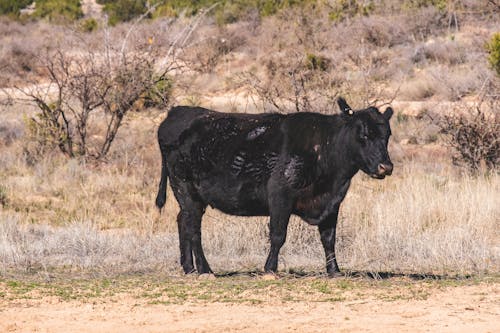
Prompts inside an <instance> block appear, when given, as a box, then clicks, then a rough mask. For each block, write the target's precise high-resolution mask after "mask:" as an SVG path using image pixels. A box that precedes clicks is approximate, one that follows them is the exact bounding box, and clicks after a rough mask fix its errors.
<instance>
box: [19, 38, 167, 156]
mask: <svg viewBox="0 0 500 333" xmlns="http://www.w3.org/2000/svg"><path fill="white" fill-rule="evenodd" d="M138 47H140V46H138ZM107 48H108V53H107V59H102V57H100V54H101V53H100V52H103V51H102V50H95V49H94V48H92V47H87V48H82V49H81V50H80V52H78V54H74V53H70V52H65V51H63V50H61V49H57V50H56V51H55V52H48V53H47V54H45V55H44V56H41V57H40V63H41V66H42V67H44V68H45V70H46V71H47V73H48V77H47V79H48V80H49V82H50V85H51V87H54V94H47V91H46V89H44V88H43V87H39V86H35V87H26V88H18V89H19V90H20V91H21V92H22V93H24V95H25V96H26V98H27V99H28V100H29V101H32V102H34V103H35V104H36V106H37V107H38V109H39V111H40V112H39V113H38V114H36V115H35V116H33V117H31V118H29V119H28V120H27V122H28V127H27V128H28V134H29V137H30V139H31V142H35V143H36V146H34V147H32V149H31V150H30V151H31V152H36V151H37V150H38V151H40V152H47V151H50V150H51V149H54V148H56V149H59V150H60V151H61V152H62V153H63V154H64V155H65V156H67V157H70V158H74V157H82V158H84V159H86V160H103V159H104V158H105V157H106V155H107V154H108V152H109V150H110V147H111V144H112V143H113V141H114V139H115V137H116V134H117V132H118V130H119V128H120V127H121V125H122V123H123V120H124V118H125V116H126V115H127V113H128V112H129V111H131V110H133V109H134V108H136V106H137V104H136V103H138V102H141V101H142V103H146V102H147V103H149V105H157V104H159V103H163V104H165V103H167V102H168V97H169V95H168V94H169V92H170V87H171V84H170V81H169V79H166V78H167V73H168V71H169V68H168V67H167V68H166V69H165V71H164V72H163V73H162V74H160V73H158V72H157V69H156V68H155V63H154V59H155V58H157V57H158V54H157V53H155V51H156V50H151V51H150V52H146V53H144V52H138V50H134V51H133V52H128V51H127V50H121V49H120V48H117V49H114V48H113V47H112V46H110V45H108V46H107ZM141 49H142V48H141ZM31 155H34V154H31ZM33 158H36V156H33Z"/></svg>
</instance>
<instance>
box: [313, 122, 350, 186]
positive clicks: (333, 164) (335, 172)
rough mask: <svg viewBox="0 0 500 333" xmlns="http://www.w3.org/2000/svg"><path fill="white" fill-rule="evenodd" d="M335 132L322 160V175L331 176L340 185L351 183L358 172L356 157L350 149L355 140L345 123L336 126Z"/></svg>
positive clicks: (329, 138)
mask: <svg viewBox="0 0 500 333" xmlns="http://www.w3.org/2000/svg"><path fill="white" fill-rule="evenodd" d="M335 127H337V128H335V130H333V131H331V132H330V135H329V137H328V139H327V144H326V146H325V147H324V149H323V152H322V154H323V155H324V156H325V158H324V159H322V160H320V161H319V162H320V169H321V173H323V174H326V175H328V176H331V177H333V178H335V179H337V180H338V181H340V183H344V182H347V181H349V180H350V179H351V178H352V177H353V176H354V175H355V174H356V173H357V172H358V171H359V167H358V166H357V165H356V162H355V161H356V157H355V156H353V151H352V150H351V149H350V146H351V145H350V144H349V143H350V142H351V141H352V140H353V135H352V131H351V130H350V129H349V128H348V127H347V124H345V123H344V122H343V121H342V122H341V123H340V124H337V126H335Z"/></svg>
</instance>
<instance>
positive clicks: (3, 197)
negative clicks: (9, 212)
mask: <svg viewBox="0 0 500 333" xmlns="http://www.w3.org/2000/svg"><path fill="white" fill-rule="evenodd" d="M8 202H9V199H8V197H7V188H6V187H5V186H4V185H2V184H0V207H5V206H7V204H8Z"/></svg>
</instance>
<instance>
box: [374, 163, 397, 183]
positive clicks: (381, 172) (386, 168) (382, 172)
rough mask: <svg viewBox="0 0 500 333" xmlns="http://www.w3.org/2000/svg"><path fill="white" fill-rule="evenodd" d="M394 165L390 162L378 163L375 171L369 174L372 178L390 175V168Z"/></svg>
mask: <svg viewBox="0 0 500 333" xmlns="http://www.w3.org/2000/svg"><path fill="white" fill-rule="evenodd" d="M393 168H394V166H393V165H392V163H391V162H388V163H380V164H379V165H378V168H377V172H376V173H374V174H372V175H371V176H372V177H373V178H377V179H384V178H385V176H390V175H392V169H393Z"/></svg>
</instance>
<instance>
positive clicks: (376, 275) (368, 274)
mask: <svg viewBox="0 0 500 333" xmlns="http://www.w3.org/2000/svg"><path fill="white" fill-rule="evenodd" d="M265 274H266V273H265V272H263V271H259V270H249V271H228V272H220V273H216V274H215V276H216V277H221V278H224V277H259V276H263V275H265ZM277 276H278V277H279V278H308V277H318V278H328V275H327V274H326V273H322V272H311V271H304V270H293V269H291V270H288V271H286V272H278V273H277ZM338 277H344V278H364V279H372V280H387V279H392V278H408V279H411V280H415V281H419V280H426V279H429V280H445V279H446V280H450V279H451V280H453V279H454V280H465V279H470V278H472V276H471V275H446V274H445V275H439V274H432V273H397V272H373V271H353V270H346V271H342V272H341V273H340V275H339V276H338ZM336 278H337V277H336Z"/></svg>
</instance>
